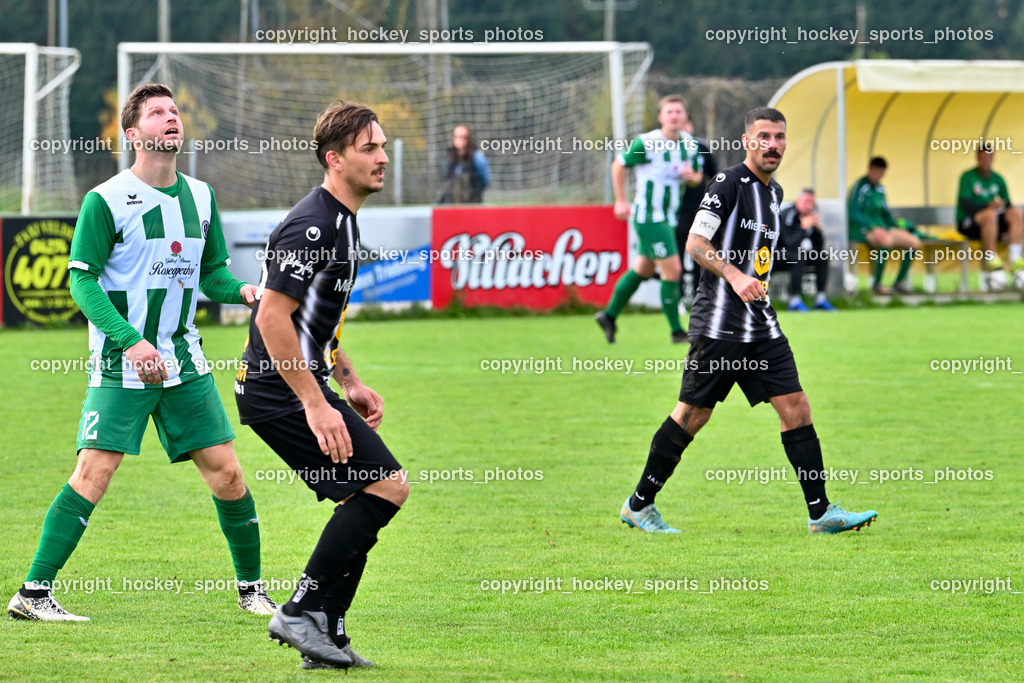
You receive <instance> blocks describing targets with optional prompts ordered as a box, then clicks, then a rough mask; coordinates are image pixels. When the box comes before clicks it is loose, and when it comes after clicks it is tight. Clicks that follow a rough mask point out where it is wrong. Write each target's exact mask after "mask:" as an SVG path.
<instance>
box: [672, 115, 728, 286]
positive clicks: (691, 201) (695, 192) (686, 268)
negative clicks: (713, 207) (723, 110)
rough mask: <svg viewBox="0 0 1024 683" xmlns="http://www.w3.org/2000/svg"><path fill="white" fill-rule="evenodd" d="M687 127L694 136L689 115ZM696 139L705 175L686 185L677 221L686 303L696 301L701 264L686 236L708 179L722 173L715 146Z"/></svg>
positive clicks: (682, 281)
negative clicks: (696, 261) (689, 251)
mask: <svg viewBox="0 0 1024 683" xmlns="http://www.w3.org/2000/svg"><path fill="white" fill-rule="evenodd" d="M683 130H685V131H686V132H687V133H689V134H690V135H693V121H691V120H690V119H689V118H687V119H686V124H685V125H684V126H683ZM693 139H694V140H696V141H697V154H698V155H699V156H700V168H701V172H702V173H701V174H702V178H701V180H700V182H699V183H697V184H696V185H689V184H687V185H685V186H684V188H683V198H682V199H681V200H680V201H679V220H678V221H677V223H676V249H677V250H678V253H679V255H680V257H681V258H682V266H683V275H682V277H681V278H680V279H679V293H680V295H681V296H682V298H683V301H686V302H689V301H693V296H694V294H695V293H696V290H697V278H696V275H697V266H696V264H694V262H693V259H692V258H690V255H689V254H687V253H686V238H687V237H689V235H690V226H691V225H693V219H694V218H695V217H696V216H697V211H698V210H700V200H701V199H702V198H703V197H704V188H706V187H707V186H708V181H710V180H711V179H712V178H714V177H715V176H716V175H717V174H718V162H717V161H715V157H714V155H712V154H711V145H710V144H709V143H708V141H707V140H705V139H704V138H698V137H696V136H694V138H693Z"/></svg>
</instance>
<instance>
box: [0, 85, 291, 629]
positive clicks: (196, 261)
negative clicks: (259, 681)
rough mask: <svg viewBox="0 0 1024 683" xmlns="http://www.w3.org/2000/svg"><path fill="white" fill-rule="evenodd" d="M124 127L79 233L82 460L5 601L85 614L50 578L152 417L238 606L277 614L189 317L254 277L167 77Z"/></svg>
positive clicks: (228, 298)
mask: <svg viewBox="0 0 1024 683" xmlns="http://www.w3.org/2000/svg"><path fill="white" fill-rule="evenodd" d="M121 126H122V128H124V132H125V136H126V137H127V138H128V140H129V141H130V142H131V143H132V145H133V148H134V149H135V153H136V162H135V164H134V165H133V166H132V167H131V168H130V169H128V170H125V171H122V172H121V173H119V174H118V175H116V176H114V177H113V178H111V179H110V180H108V181H107V182H105V183H103V184H102V185H100V186H98V187H96V188H95V189H94V190H93V191H91V192H89V193H88V194H87V195H86V196H85V199H84V200H83V202H82V210H81V213H80V215H79V218H78V223H77V225H76V227H75V234H74V238H73V239H72V242H71V260H70V263H69V268H70V269H71V294H72V296H73V297H74V299H75V303H77V304H78V306H79V307H80V308H81V309H82V312H83V313H85V315H86V317H87V318H88V319H89V353H90V360H89V365H90V371H89V388H88V389H87V390H86V394H85V403H84V405H83V406H82V416H81V421H80V423H79V426H78V466H77V467H76V468H75V471H74V473H73V474H72V475H71V479H70V480H69V481H68V483H67V484H65V485H64V487H63V488H62V489H61V491H60V493H58V494H57V497H56V498H55V499H54V501H53V503H52V504H51V505H50V509H49V510H48V511H47V513H46V518H45V519H44V520H43V530H42V534H41V537H40V539H39V546H38V548H37V550H36V554H35V558H34V559H33V560H32V566H31V567H30V568H29V571H28V575H27V576H26V577H25V582H24V584H23V585H22V587H21V589H20V590H19V591H18V592H17V593H16V594H15V595H14V597H13V598H11V601H10V603H9V604H8V606H7V613H8V614H9V615H10V617H11V618H12V619H15V618H17V619H33V620H37V621H88V618H87V617H81V616H76V615H74V614H70V613H69V612H67V611H66V610H65V609H63V608H62V607H61V606H60V605H59V604H57V601H56V600H54V598H53V594H52V589H53V586H54V580H55V579H56V577H57V572H58V571H60V569H61V568H62V567H63V566H64V564H65V563H66V562H67V560H68V558H70V557H71V553H72V552H74V550H75V547H76V546H77V545H78V541H79V539H80V538H81V537H82V533H83V532H84V531H85V529H86V527H87V526H88V525H89V516H90V514H91V513H92V511H93V509H94V508H95V506H96V504H97V503H99V501H100V498H102V497H103V494H104V493H105V492H106V490H107V485H108V484H109V483H110V479H111V477H112V476H113V475H114V471H115V470H116V469H117V467H118V465H120V464H121V460H122V458H123V457H124V454H125V453H131V454H133V455H138V453H139V450H140V446H141V443H142V435H143V433H144V432H145V431H146V423H147V422H148V420H149V417H150V416H151V415H152V417H153V422H155V423H156V429H157V433H158V434H159V436H160V442H161V443H162V444H163V447H164V450H165V451H167V455H168V457H169V458H170V461H171V462H186V461H188V460H192V462H193V463H195V465H196V467H197V468H198V469H199V473H200V474H201V475H202V477H203V479H204V480H205V481H206V484H207V485H208V486H209V487H210V491H211V492H212V493H213V502H214V505H215V507H216V509H217V517H218V518H219V520H220V527H221V530H222V531H223V532H224V536H225V537H226V538H227V542H228V548H229V549H230V551H231V559H232V560H233V562H234V565H235V575H236V577H237V579H238V592H239V598H238V604H239V607H241V608H242V609H243V610H246V611H248V612H253V613H255V614H266V615H271V614H273V613H274V611H275V610H276V609H277V605H276V604H275V603H274V601H273V600H271V599H270V597H268V596H267V593H266V590H265V589H264V586H263V583H262V582H261V581H260V532H259V526H258V518H257V516H256V508H255V505H254V503H253V499H252V496H251V495H250V494H249V490H248V489H247V488H246V486H245V481H244V479H243V477H242V468H241V466H240V465H239V464H238V460H237V458H235V452H234V448H233V447H232V443H231V442H232V440H233V439H234V438H235V434H234V432H233V431H232V429H231V424H230V423H229V422H228V418H227V414H226V413H225V412H224V405H223V404H222V403H221V400H220V396H219V395H218V393H217V388H216V386H214V383H213V376H212V375H211V374H210V368H209V364H208V363H207V361H206V358H205V356H204V355H203V350H202V347H201V341H202V340H201V339H200V338H199V334H198V332H197V331H196V327H195V325H194V324H193V318H194V316H195V311H196V289H197V288H198V289H199V290H200V291H202V292H203V293H204V294H206V295H207V296H208V297H210V298H211V299H213V300H214V301H218V302H221V303H234V304H238V303H245V304H246V305H248V306H250V307H251V306H252V303H253V301H254V300H255V293H256V287H255V286H253V285H250V284H246V283H244V282H242V281H240V280H237V279H235V278H234V277H233V276H232V275H231V273H230V272H229V271H228V269H227V264H228V262H229V259H228V254H227V249H226V247H225V244H224V235H223V234H222V232H221V227H220V218H219V217H218V214H217V204H216V201H215V200H214V196H213V191H212V190H211V189H210V186H209V185H207V184H206V183H204V182H200V181H198V180H195V179H193V178H189V177H188V176H185V175H182V174H181V173H178V172H177V171H176V170H175V155H176V154H177V153H178V150H179V149H180V148H181V144H182V141H183V140H184V130H183V129H182V123H181V118H180V117H179V116H178V109H177V107H176V106H175V104H174V99H173V95H172V93H171V91H170V89H168V88H167V87H166V86H163V85H144V86H141V87H139V88H137V89H136V90H135V91H134V92H133V93H132V94H131V95H130V96H129V97H128V99H127V100H126V101H125V104H124V108H123V109H122V111H121ZM154 513H158V511H156V510H154Z"/></svg>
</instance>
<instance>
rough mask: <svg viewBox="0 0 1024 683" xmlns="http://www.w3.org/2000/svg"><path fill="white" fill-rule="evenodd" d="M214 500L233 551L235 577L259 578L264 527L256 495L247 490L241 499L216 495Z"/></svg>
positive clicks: (243, 578) (222, 527) (252, 579)
mask: <svg viewBox="0 0 1024 683" xmlns="http://www.w3.org/2000/svg"><path fill="white" fill-rule="evenodd" d="M213 503H214V505H216V506H217V519H219V520H220V528H221V531H223V532H224V538H226V539H227V540H228V548H229V549H230V550H231V561H232V562H233V563H234V564H235V577H236V578H237V579H238V580H239V581H257V580H259V578H260V527H259V519H258V518H257V517H256V504H255V503H254V502H253V499H252V494H251V493H249V491H248V489H246V491H245V495H244V496H242V497H241V498H239V499H238V500H221V499H220V498H217V496H213Z"/></svg>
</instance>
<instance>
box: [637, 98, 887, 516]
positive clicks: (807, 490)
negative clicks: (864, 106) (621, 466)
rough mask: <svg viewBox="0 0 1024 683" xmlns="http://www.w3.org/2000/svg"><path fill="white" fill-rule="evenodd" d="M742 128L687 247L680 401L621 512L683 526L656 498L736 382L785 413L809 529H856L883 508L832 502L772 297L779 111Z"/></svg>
mask: <svg viewBox="0 0 1024 683" xmlns="http://www.w3.org/2000/svg"><path fill="white" fill-rule="evenodd" d="M744 129H745V130H746V132H745V133H744V134H743V142H744V148H745V149H746V150H747V155H746V160H745V161H744V162H743V163H741V164H737V165H735V166H732V167H730V168H727V169H726V170H725V171H722V172H721V173H719V174H718V175H716V176H715V179H714V180H713V181H712V182H711V184H710V185H709V186H708V190H707V192H706V193H705V195H704V200H703V201H702V202H701V210H700V211H699V212H698V214H697V219H696V221H695V222H694V224H693V227H692V228H691V229H690V238H689V241H688V242H687V244H686V250H687V251H688V252H690V255H691V256H693V260H694V261H696V262H697V265H699V266H701V268H702V269H703V270H702V272H701V279H700V284H699V285H698V287H697V298H696V299H695V300H694V302H693V310H692V311H691V313H690V351H689V353H688V354H687V355H686V365H685V369H684V370H683V381H682V387H681V388H680V391H679V402H678V403H677V404H676V407H675V409H674V410H673V411H672V413H671V415H669V416H668V417H667V418H666V419H665V422H664V423H663V424H662V425H661V427H660V428H659V429H658V431H657V432H656V433H655V434H654V438H653V439H652V441H651V449H650V451H649V453H648V456H647V464H646V465H645V467H644V471H643V474H642V475H641V477H640V482H639V483H638V484H637V487H636V489H635V491H634V492H633V495H631V496H630V497H629V498H627V499H626V502H624V503H623V504H622V508H621V509H620V512H619V518H620V519H621V520H622V521H623V522H624V523H626V524H627V525H628V526H630V527H634V528H639V529H641V530H642V531H646V532H648V533H670V534H671V533H679V530H678V529H673V528H672V527H670V526H669V525H668V524H667V523H666V522H665V520H663V519H662V518H661V514H660V513H659V512H658V509H657V507H655V505H654V498H655V496H656V495H657V494H658V492H659V491H661V489H662V487H664V486H665V483H666V482H667V481H668V479H669V477H671V476H672V473H673V472H674V471H675V468H676V465H678V464H679V461H680V460H681V458H682V454H683V451H684V450H685V449H686V447H687V446H688V445H689V444H690V442H691V441H693V438H694V436H695V435H696V434H697V432H698V431H699V430H700V429H701V428H702V427H703V426H704V425H705V424H707V421H708V420H709V419H711V413H712V411H713V410H714V408H715V405H716V404H717V403H719V402H721V401H724V400H725V398H726V397H727V396H728V395H729V391H730V390H731V389H732V386H733V385H734V384H739V386H740V389H741V390H742V391H743V394H744V395H745V396H746V397H747V400H748V401H749V402H750V405H751V407H753V406H756V405H757V404H759V403H762V402H765V403H771V404H772V407H773V408H775V411H776V412H777V413H778V415H779V422H780V426H781V431H782V446H783V449H784V450H785V451H786V457H787V458H788V459H789V462H790V464H791V465H792V466H793V469H794V470H796V475H797V480H798V481H799V482H800V486H801V488H802V489H803V494H804V500H805V502H806V503H807V511H808V521H807V528H808V530H809V531H810V532H811V533H838V532H842V531H848V530H850V529H860V528H861V527H862V526H864V525H866V524H870V522H871V521H872V520H874V519H875V518H876V517H877V516H878V513H877V512H875V511H874V510H869V511H868V512H847V511H846V510H843V509H842V508H841V507H839V506H838V504H835V505H833V504H830V503H829V501H828V497H827V496H826V495H825V471H824V466H823V464H822V455H821V444H820V442H819V441H818V435H817V434H816V433H815V431H814V425H813V424H812V422H811V406H810V403H809V402H808V401H807V395H806V394H804V391H803V389H802V388H801V386H800V379H799V377H798V376H797V369H796V361H795V360H794V358H793V351H792V350H791V349H790V346H789V340H788V339H786V336H785V335H784V334H783V333H782V330H781V329H779V323H778V320H777V319H776V315H775V311H774V310H773V309H772V306H771V304H770V303H769V301H768V281H769V278H770V276H771V266H772V248H773V247H774V246H775V242H776V239H777V236H778V232H779V204H780V202H781V201H782V188H781V187H780V186H779V184H778V183H777V182H776V181H775V180H774V179H773V178H772V174H773V173H774V172H775V170H776V169H777V168H778V167H779V164H780V163H782V156H783V154H784V153H785V151H786V119H785V117H784V116H783V115H782V112H780V111H778V110H777V109H771V108H769V107H758V108H757V109H754V110H752V111H751V112H750V113H748V114H747V116H746V119H745V121H744ZM723 256H725V257H726V258H727V259H728V260H725V259H723Z"/></svg>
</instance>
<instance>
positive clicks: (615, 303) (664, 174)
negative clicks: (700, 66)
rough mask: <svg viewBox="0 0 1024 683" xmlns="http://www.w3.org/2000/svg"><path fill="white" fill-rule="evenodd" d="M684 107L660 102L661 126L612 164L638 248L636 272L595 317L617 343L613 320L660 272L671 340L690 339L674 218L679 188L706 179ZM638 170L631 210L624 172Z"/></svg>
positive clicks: (621, 213)
mask: <svg viewBox="0 0 1024 683" xmlns="http://www.w3.org/2000/svg"><path fill="white" fill-rule="evenodd" d="M687 120H688V118H687V115H686V105H685V104H684V103H683V98H682V97H681V96H679V95H666V96H665V97H663V98H661V100H660V101H659V102H658V123H660V124H661V128H659V129H656V130H652V131H651V132H649V133H644V134H643V135H641V136H640V137H638V138H637V139H636V140H634V141H633V144H632V145H631V146H630V148H629V150H628V151H627V152H626V153H625V154H623V155H622V156H620V157H619V158H618V159H616V160H615V161H614V162H612V188H613V190H614V192H615V208H614V211H615V217H616V218H618V219H619V220H627V219H628V220H630V224H631V225H632V226H633V229H634V230H636V234H637V238H638V239H639V244H638V245H637V252H638V254H637V258H636V261H635V262H634V263H633V268H632V270H627V271H626V272H625V274H623V276H622V277H620V278H619V281H618V282H616V283H615V291H614V292H613V293H612V298H611V300H610V301H609V302H608V306H607V307H605V309H604V310H603V311H601V312H600V313H598V314H597V316H596V317H595V319H596V320H597V324H598V325H600V326H601V329H602V330H604V334H605V338H607V339H608V341H609V342H610V343H614V342H615V332H616V330H617V328H616V324H615V319H616V318H618V316H619V313H621V312H622V309H623V308H625V307H626V304H627V303H629V298H630V297H631V296H633V292H635V291H636V290H637V288H638V287H639V286H640V283H641V282H643V281H644V280H646V279H647V278H649V277H651V276H652V275H654V268H655V266H657V268H658V271H659V272H660V273H661V310H662V311H664V313H665V317H666V318H668V325H669V328H670V329H671V330H672V341H673V342H674V343H677V344H678V343H682V342H685V341H686V330H684V329H683V326H682V324H680V322H679V276H680V274H681V271H682V265H681V263H680V261H679V249H678V247H677V246H676V234H675V231H676V220H677V215H678V213H679V201H680V197H681V195H682V192H681V188H680V184H681V183H683V182H685V183H686V184H687V186H689V187H694V186H696V185H699V184H700V183H701V182H702V180H703V179H704V175H703V174H702V172H701V171H702V169H701V157H700V154H698V149H697V141H696V140H695V139H694V138H693V137H692V136H691V135H690V134H689V133H687V132H686V131H684V130H683V126H685V125H686V122H687ZM627 168H633V169H635V170H636V194H635V196H634V197H633V204H632V206H631V205H630V204H629V203H628V202H627V201H626V169H627Z"/></svg>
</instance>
